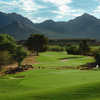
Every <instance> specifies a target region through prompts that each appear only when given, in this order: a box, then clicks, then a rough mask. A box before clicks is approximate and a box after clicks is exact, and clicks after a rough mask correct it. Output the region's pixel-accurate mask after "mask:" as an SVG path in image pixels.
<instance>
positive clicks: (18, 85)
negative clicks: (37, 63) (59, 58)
mask: <svg viewBox="0 0 100 100" xmlns="http://www.w3.org/2000/svg"><path fill="white" fill-rule="evenodd" d="M18 76H20V77H23V78H18ZM16 77H17V78H16ZM0 100H100V71H80V70H47V69H44V70H43V69H42V70H31V71H26V72H23V73H19V74H16V75H10V76H4V77H1V78H0Z"/></svg>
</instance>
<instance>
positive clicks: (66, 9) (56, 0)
mask: <svg viewBox="0 0 100 100" xmlns="http://www.w3.org/2000/svg"><path fill="white" fill-rule="evenodd" d="M43 1H44V2H49V3H52V4H54V5H55V6H56V7H57V8H58V10H54V11H51V12H52V13H54V14H57V16H56V19H62V18H64V17H66V16H71V17H77V16H79V15H82V14H83V13H84V12H85V11H84V10H82V9H72V8H71V7H70V6H69V4H70V3H72V0H43Z"/></svg>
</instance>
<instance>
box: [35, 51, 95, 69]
mask: <svg viewBox="0 0 100 100" xmlns="http://www.w3.org/2000/svg"><path fill="white" fill-rule="evenodd" d="M36 61H37V64H34V66H40V67H50V68H51V67H78V66H80V65H84V64H86V63H90V62H94V58H92V57H89V56H80V55H67V53H66V52H44V53H40V56H39V57H37V58H36Z"/></svg>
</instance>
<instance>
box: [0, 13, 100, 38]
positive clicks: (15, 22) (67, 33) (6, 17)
mask: <svg viewBox="0 0 100 100" xmlns="http://www.w3.org/2000/svg"><path fill="white" fill-rule="evenodd" d="M0 33H8V34H11V35H13V36H14V37H15V38H16V39H17V40H23V39H26V38H27V37H28V36H29V35H30V34H32V33H39V34H44V35H46V36H47V37H49V38H54V39H58V38H60V39H63V38H93V39H97V40H99V39H100V20H99V19H97V18H96V17H94V16H92V15H89V14H87V13H85V14H83V15H82V16H79V17H76V18H75V19H73V20H70V21H68V22H55V21H53V20H46V21H44V22H42V23H33V22H31V21H30V20H29V19H27V18H25V17H23V16H21V15H19V14H16V13H11V14H5V13H2V12H0Z"/></svg>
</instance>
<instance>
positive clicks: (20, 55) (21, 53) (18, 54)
mask: <svg viewBox="0 0 100 100" xmlns="http://www.w3.org/2000/svg"><path fill="white" fill-rule="evenodd" d="M27 55H28V52H27V51H26V50H25V48H24V47H22V46H18V47H17V48H16V51H15V54H13V58H14V60H15V61H16V62H18V67H21V63H22V61H23V60H24V58H25V57H27Z"/></svg>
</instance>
